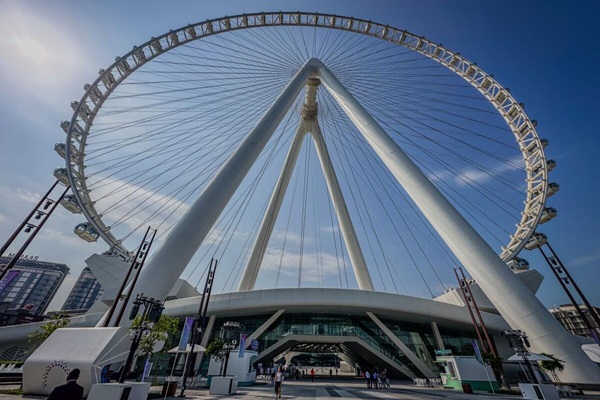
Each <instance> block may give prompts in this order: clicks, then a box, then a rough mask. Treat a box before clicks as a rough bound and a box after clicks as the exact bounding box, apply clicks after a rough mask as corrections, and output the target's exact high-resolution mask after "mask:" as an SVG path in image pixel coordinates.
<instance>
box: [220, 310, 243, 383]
mask: <svg viewBox="0 0 600 400" xmlns="http://www.w3.org/2000/svg"><path fill="white" fill-rule="evenodd" d="M241 327H242V325H241V324H240V323H239V322H233V321H227V322H225V323H224V324H223V329H222V330H221V339H222V340H223V349H224V350H225V365H224V366H223V376H227V364H229V353H230V352H231V350H233V349H235V347H236V345H237V336H238V335H239V332H240V329H241Z"/></svg>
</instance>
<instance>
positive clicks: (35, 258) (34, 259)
mask: <svg viewBox="0 0 600 400" xmlns="http://www.w3.org/2000/svg"><path fill="white" fill-rule="evenodd" d="M14 256H15V253H10V254H9V255H8V258H13V257H14ZM38 258H39V257H38V256H30V255H27V254H21V257H19V260H27V261H37V260H38Z"/></svg>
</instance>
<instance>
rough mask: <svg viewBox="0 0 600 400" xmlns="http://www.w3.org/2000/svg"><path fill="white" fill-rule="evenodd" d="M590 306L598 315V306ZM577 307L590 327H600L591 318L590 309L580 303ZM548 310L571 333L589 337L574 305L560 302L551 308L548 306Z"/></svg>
mask: <svg viewBox="0 0 600 400" xmlns="http://www.w3.org/2000/svg"><path fill="white" fill-rule="evenodd" d="M592 308H593V310H594V312H596V314H597V315H600V308H599V307H592ZM579 309H580V310H581V312H582V313H583V314H584V315H586V318H587V319H588V321H589V322H590V324H591V326H592V328H594V329H596V330H598V329H599V328H600V327H599V326H598V324H597V323H596V321H595V319H594V318H591V315H590V310H589V309H588V308H587V307H586V305H585V304H580V305H579ZM549 311H550V313H552V315H554V318H556V319H557V320H558V322H560V324H561V325H562V326H564V327H565V329H566V330H567V331H569V332H571V333H572V334H573V335H577V336H587V337H591V335H590V332H589V331H588V329H587V328H586V326H585V324H584V322H583V320H582V319H581V316H580V315H579V313H578V312H577V310H576V309H575V306H573V305H572V304H561V305H560V306H554V307H553V308H550V309H549Z"/></svg>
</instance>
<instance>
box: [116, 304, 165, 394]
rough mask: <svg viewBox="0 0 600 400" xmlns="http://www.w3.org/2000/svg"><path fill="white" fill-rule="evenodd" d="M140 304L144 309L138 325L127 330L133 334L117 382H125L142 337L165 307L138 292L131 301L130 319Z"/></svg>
mask: <svg viewBox="0 0 600 400" xmlns="http://www.w3.org/2000/svg"><path fill="white" fill-rule="evenodd" d="M140 306H143V307H144V311H143V312H142V316H141V322H140V325H139V326H136V327H132V328H131V329H130V330H129V333H130V334H133V340H132V341H131V347H130V348H129V354H128V355H127V360H126V361H125V365H123V371H121V375H120V376H119V383H124V382H125V377H126V376H127V372H128V371H129V370H130V369H131V363H132V361H133V356H134V355H135V352H136V350H137V349H138V347H139V345H140V342H141V341H142V337H143V336H144V334H145V333H146V332H148V331H149V330H150V329H152V327H153V326H154V324H155V323H157V322H158V321H159V320H160V316H161V315H162V312H163V310H164V308H165V307H164V305H163V302H161V301H160V300H156V299H154V298H148V297H145V296H144V294H143V293H141V294H138V295H137V297H136V298H135V301H134V302H133V307H132V308H131V313H130V314H129V319H130V320H133V319H135V317H136V316H137V314H138V312H139V310H140Z"/></svg>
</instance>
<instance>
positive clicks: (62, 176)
mask: <svg viewBox="0 0 600 400" xmlns="http://www.w3.org/2000/svg"><path fill="white" fill-rule="evenodd" d="M53 175H54V177H55V178H56V179H58V181H59V182H60V183H62V184H63V185H65V186H69V185H70V183H69V176H68V175H67V169H66V168H56V169H55V170H54V174H53Z"/></svg>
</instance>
